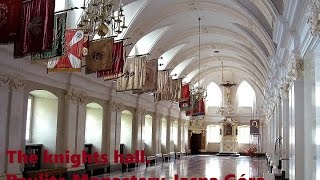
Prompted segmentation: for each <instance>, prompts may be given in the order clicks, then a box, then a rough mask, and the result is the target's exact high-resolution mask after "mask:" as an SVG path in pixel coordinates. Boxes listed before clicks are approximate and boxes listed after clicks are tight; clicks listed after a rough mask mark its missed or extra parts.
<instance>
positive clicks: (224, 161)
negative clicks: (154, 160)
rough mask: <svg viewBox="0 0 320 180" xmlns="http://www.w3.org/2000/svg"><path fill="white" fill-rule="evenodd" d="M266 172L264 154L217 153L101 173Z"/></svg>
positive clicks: (198, 175)
mask: <svg viewBox="0 0 320 180" xmlns="http://www.w3.org/2000/svg"><path fill="white" fill-rule="evenodd" d="M266 172H267V162H266V160H265V158H250V157H217V156H213V155H212V156H210V155H199V156H188V157H184V158H182V159H180V160H176V161H171V162H168V163H164V164H158V165H156V166H152V167H148V168H146V167H145V166H142V165H141V166H140V167H139V168H136V169H135V170H133V171H130V172H125V173H121V172H114V173H111V174H106V175H102V176H99V177H110V178H115V177H117V178H131V177H132V176H135V177H137V178H165V179H166V180H171V179H174V177H175V175H178V177H179V179H180V178H189V179H190V178H191V177H195V178H207V179H209V178H217V179H219V180H220V179H224V178H225V177H226V176H227V175H228V174H235V175H236V176H237V177H238V178H239V177H241V175H242V174H245V176H244V177H245V178H247V179H248V178H249V177H255V178H257V177H263V173H266Z"/></svg>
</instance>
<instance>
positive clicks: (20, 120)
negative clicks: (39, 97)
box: [7, 77, 28, 175]
mask: <svg viewBox="0 0 320 180" xmlns="http://www.w3.org/2000/svg"><path fill="white" fill-rule="evenodd" d="M24 83H25V82H24V80H22V79H20V78H19V77H13V78H12V80H11V82H10V85H11V103H10V107H9V108H10V111H9V126H8V130H9V134H8V135H9V136H8V150H15V151H17V150H22V151H24V143H25V128H26V127H25V124H26V110H27V103H28V95H27V93H24V92H23V88H24ZM9 101H10V100H9ZM22 168H23V164H20V163H18V161H17V159H15V160H14V163H9V164H8V165H7V173H9V174H17V175H21V172H22Z"/></svg>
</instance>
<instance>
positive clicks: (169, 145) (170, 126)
mask: <svg viewBox="0 0 320 180" xmlns="http://www.w3.org/2000/svg"><path fill="white" fill-rule="evenodd" d="M172 121H173V119H172V117H168V119H167V141H166V142H167V143H166V153H169V152H171V139H172V138H171V136H172V135H171V134H172V132H171V131H172Z"/></svg>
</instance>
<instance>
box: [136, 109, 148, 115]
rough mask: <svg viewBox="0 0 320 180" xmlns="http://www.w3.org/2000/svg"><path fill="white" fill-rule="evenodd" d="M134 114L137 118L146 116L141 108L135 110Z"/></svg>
mask: <svg viewBox="0 0 320 180" xmlns="http://www.w3.org/2000/svg"><path fill="white" fill-rule="evenodd" d="M136 114H137V115H138V116H145V115H146V114H147V111H146V110H145V109H143V108H137V109H136Z"/></svg>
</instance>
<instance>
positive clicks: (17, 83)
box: [0, 73, 25, 90]
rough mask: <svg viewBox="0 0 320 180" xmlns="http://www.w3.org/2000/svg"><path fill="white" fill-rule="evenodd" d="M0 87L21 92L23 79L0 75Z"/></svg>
mask: <svg viewBox="0 0 320 180" xmlns="http://www.w3.org/2000/svg"><path fill="white" fill-rule="evenodd" d="M0 86H5V87H10V88H12V89H14V90H22V89H23V88H24V86H25V79H24V77H23V76H21V75H11V74H6V73H0Z"/></svg>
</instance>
